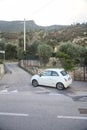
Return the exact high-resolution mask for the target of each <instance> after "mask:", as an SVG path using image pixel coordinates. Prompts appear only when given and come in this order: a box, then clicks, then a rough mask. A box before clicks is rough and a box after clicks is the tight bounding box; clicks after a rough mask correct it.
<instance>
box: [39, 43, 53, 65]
mask: <svg viewBox="0 0 87 130" xmlns="http://www.w3.org/2000/svg"><path fill="white" fill-rule="evenodd" d="M52 51H53V49H52V47H51V46H49V45H47V44H42V45H39V46H38V55H39V57H40V62H41V64H44V66H45V65H46V64H47V63H48V62H49V58H50V57H51V55H52Z"/></svg>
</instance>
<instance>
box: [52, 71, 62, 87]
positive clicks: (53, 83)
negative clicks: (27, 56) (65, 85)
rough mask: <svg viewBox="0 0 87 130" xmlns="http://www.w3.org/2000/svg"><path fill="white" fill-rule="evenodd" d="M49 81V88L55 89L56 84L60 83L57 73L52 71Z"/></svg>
mask: <svg viewBox="0 0 87 130" xmlns="http://www.w3.org/2000/svg"><path fill="white" fill-rule="evenodd" d="M50 80H51V86H53V87H56V84H57V83H58V82H59V81H60V77H59V74H58V72H56V71H52V72H51V78H50Z"/></svg>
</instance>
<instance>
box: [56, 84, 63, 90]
mask: <svg viewBox="0 0 87 130" xmlns="http://www.w3.org/2000/svg"><path fill="white" fill-rule="evenodd" d="M56 88H57V89H58V90H63V89H64V85H63V83H60V82H59V83H57V84H56Z"/></svg>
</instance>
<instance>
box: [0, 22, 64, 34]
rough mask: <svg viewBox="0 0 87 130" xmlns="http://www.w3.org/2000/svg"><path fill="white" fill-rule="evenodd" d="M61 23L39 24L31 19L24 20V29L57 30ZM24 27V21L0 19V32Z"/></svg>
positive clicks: (17, 30) (21, 29) (19, 30)
mask: <svg viewBox="0 0 87 130" xmlns="http://www.w3.org/2000/svg"><path fill="white" fill-rule="evenodd" d="M63 27H66V26H63V25H52V26H39V25H37V24H36V23H35V22H34V21H33V20H29V21H26V30H27V31H30V30H40V29H45V30H57V29H61V28H63ZM23 28H24V21H0V32H8V31H10V32H22V31H23Z"/></svg>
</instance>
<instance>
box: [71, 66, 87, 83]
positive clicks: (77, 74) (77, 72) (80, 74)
mask: <svg viewBox="0 0 87 130" xmlns="http://www.w3.org/2000/svg"><path fill="white" fill-rule="evenodd" d="M74 80H77V81H87V67H76V68H75V69H74Z"/></svg>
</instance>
